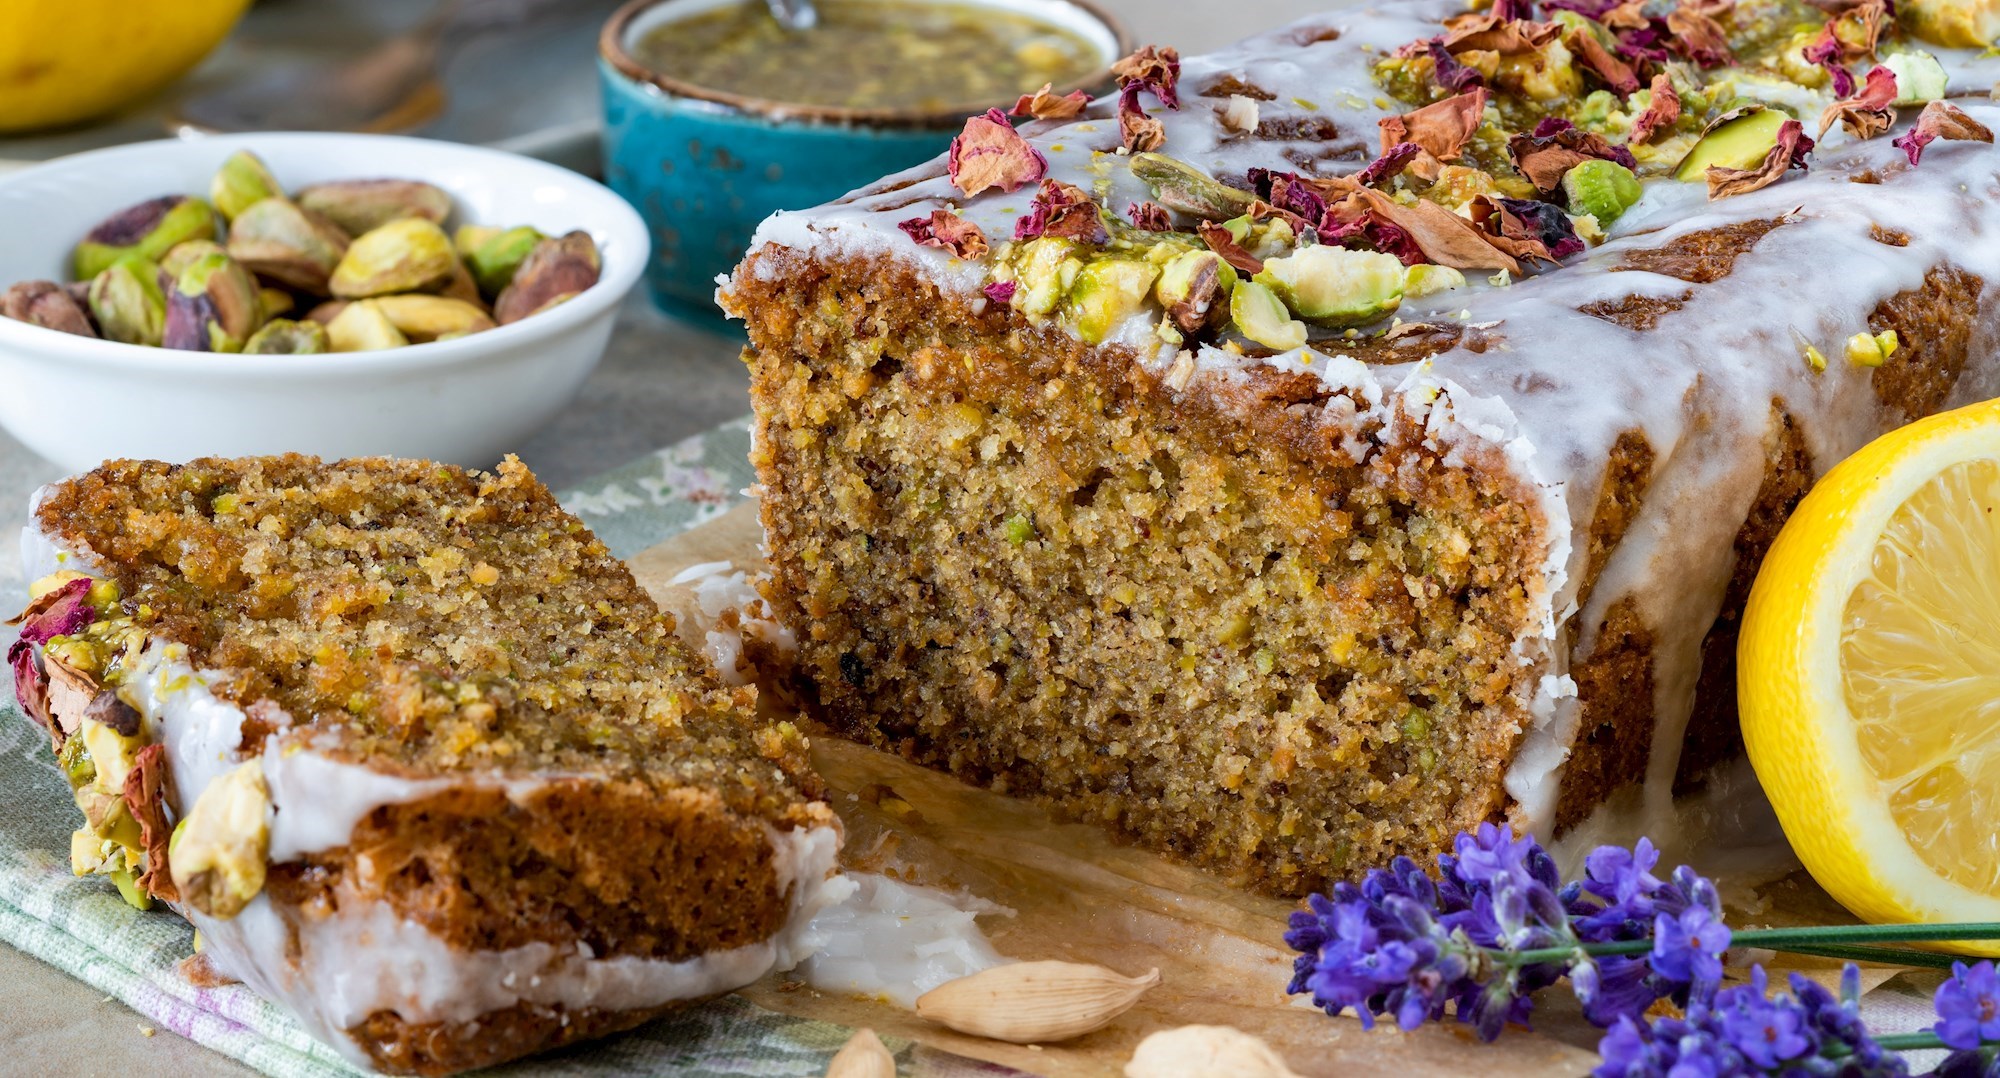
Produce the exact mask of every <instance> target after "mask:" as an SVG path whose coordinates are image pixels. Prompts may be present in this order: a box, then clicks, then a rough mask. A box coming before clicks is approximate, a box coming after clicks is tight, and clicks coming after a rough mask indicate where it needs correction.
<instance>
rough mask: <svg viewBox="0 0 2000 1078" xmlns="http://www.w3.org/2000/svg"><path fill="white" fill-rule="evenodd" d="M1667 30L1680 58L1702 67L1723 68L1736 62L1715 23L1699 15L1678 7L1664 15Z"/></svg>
mask: <svg viewBox="0 0 2000 1078" xmlns="http://www.w3.org/2000/svg"><path fill="white" fill-rule="evenodd" d="M1667 30H1668V31H1669V32H1670V33H1672V34H1673V36H1674V43H1675V44H1676V45H1678V46H1680V51H1681V55H1683V56H1685V57H1687V58H1688V59H1690V60H1693V61H1694V62H1695V63H1697V64H1699V65H1701V66H1702V67H1726V66H1728V65H1729V64H1733V63H1735V62H1736V57H1735V55H1734V54H1732V53H1731V52H1730V51H1729V35H1727V34H1725V33H1723V31H1722V27H1721V26H1720V25H1718V24H1717V23H1716V21H1715V20H1714V19H1711V18H1709V17H1708V16H1706V15H1703V14H1701V13H1700V12H1698V11H1694V10H1691V9H1689V8H1685V7H1678V8H1675V9H1674V10H1672V11H1670V12H1668V13H1667Z"/></svg>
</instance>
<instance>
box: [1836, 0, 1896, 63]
mask: <svg viewBox="0 0 2000 1078" xmlns="http://www.w3.org/2000/svg"><path fill="white" fill-rule="evenodd" d="M1888 21H1889V5H1888V4H1887V3H1886V2H1885V0H1862V2H1861V3H1859V4H1854V5H1852V6H1851V7H1848V8H1847V9H1846V10H1844V11H1841V12H1840V13H1839V14H1837V15H1835V16H1834V17H1833V18H1831V19H1829V20H1827V24H1826V31H1827V34H1828V35H1829V36H1831V37H1832V38H1834V39H1835V40H1836V41H1838V42H1839V43H1840V47H1841V55H1842V56H1843V57H1844V58H1846V59H1848V60H1850V61H1852V60H1861V59H1868V60H1873V59H1875V58H1876V52H1875V48H1876V45H1877V44H1878V43H1880V42H1881V40H1882V28H1883V26H1884V25H1886V24H1887V23H1888Z"/></svg>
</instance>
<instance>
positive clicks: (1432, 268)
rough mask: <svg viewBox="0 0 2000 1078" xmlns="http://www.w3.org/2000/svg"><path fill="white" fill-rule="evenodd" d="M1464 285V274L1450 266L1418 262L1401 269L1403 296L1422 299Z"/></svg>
mask: <svg viewBox="0 0 2000 1078" xmlns="http://www.w3.org/2000/svg"><path fill="white" fill-rule="evenodd" d="M1463 287H1465V274H1463V273H1460V272H1459V271H1457V270H1455V269H1453V268H1451V267H1450V266H1439V265H1434V264H1432V263H1429V262H1419V263H1417V264H1416V265H1414V266H1411V267H1409V268H1408V269H1406V270H1404V271H1403V298H1405V299H1422V298H1423V297H1425V296H1435V295H1437V294H1438V293H1440V292H1449V291H1451V290H1452V289H1454V288H1463Z"/></svg>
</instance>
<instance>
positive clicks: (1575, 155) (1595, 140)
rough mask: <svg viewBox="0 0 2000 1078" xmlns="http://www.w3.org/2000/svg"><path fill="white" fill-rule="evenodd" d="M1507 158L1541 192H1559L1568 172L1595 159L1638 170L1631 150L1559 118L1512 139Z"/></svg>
mask: <svg viewBox="0 0 2000 1078" xmlns="http://www.w3.org/2000/svg"><path fill="white" fill-rule="evenodd" d="M1507 156H1509V157H1510V158H1512V159H1513V161H1514V167H1515V168H1517V169H1519V170H1520V171H1521V175H1523V176H1526V177H1527V178H1528V180H1529V182H1531V183H1533V184H1534V185H1535V189H1536V190H1539V191H1553V190H1555V189H1556V186H1557V185H1558V184H1560V183H1562V178H1563V174H1564V173H1566V172H1568V171H1569V170H1570V169H1572V168H1575V167H1576V166H1577V165H1579V164H1581V163H1582V162H1584V161H1588V160H1590V159H1591V158H1593V157H1595V158H1600V159H1602V160H1605V161H1615V162H1617V163H1618V164H1621V165H1624V166H1625V167H1626V168H1629V169H1637V168H1638V162H1636V161H1635V160H1633V158H1632V151H1631V150H1628V149H1626V148H1625V147H1623V146H1614V145H1612V144H1611V143H1609V142H1606V141H1605V140H1604V138H1603V137H1602V136H1600V135H1597V134H1594V133H1592V132H1589V131H1584V130H1581V129H1579V128H1578V127H1576V126H1575V125H1574V124H1571V123H1570V122H1569V121H1568V120H1565V119H1562V118H1561V117H1556V116H1545V117H1543V118H1542V121H1541V122H1540V123H1538V124H1536V125H1535V130H1534V132H1533V133H1532V134H1527V135H1514V136H1512V137H1511V138H1509V139H1508V140H1507Z"/></svg>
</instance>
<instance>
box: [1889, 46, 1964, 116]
mask: <svg viewBox="0 0 2000 1078" xmlns="http://www.w3.org/2000/svg"><path fill="white" fill-rule="evenodd" d="M1882 66H1883V67H1886V68H1888V69H1889V70H1890V71H1893V72H1895V73H1896V100H1894V101H1891V102H1890V104H1891V105H1893V106H1896V107H1903V106H1908V105H1921V104H1923V103H1925V102H1926V101H1937V100H1939V99H1941V98H1943V97H1944V95H1945V91H1946V90H1947V89H1948V88H1949V87H1950V84H1951V78H1950V76H1948V75H1946V74H1945V70H1944V65H1943V64H1941V63H1938V58H1937V57H1935V56H1932V55H1931V54H1930V53H1927V52H1899V53H1895V54H1894V55H1891V56H1887V57H1884V58H1883V60H1882Z"/></svg>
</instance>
